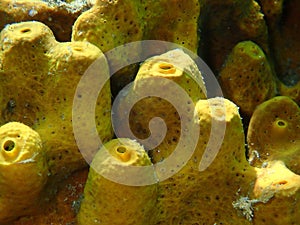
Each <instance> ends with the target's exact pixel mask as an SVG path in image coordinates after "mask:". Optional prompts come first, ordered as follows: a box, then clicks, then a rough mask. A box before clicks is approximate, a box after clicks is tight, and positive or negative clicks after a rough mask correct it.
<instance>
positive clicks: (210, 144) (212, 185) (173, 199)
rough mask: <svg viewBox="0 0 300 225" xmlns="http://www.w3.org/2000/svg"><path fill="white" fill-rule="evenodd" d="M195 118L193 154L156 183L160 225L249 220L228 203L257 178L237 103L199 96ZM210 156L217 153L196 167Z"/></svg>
mask: <svg viewBox="0 0 300 225" xmlns="http://www.w3.org/2000/svg"><path fill="white" fill-rule="evenodd" d="M193 120H194V121H195V123H196V124H197V125H198V126H200V135H199V140H198V144H197V147H196V148H195V149H194V153H193V155H192V156H191V158H190V159H189V160H188V161H187V162H186V164H185V165H184V167H183V168H182V169H181V170H180V171H179V172H178V173H176V174H175V175H174V176H172V177H170V178H169V179H167V180H165V181H162V182H161V183H160V193H161V195H160V196H159V207H160V209H161V213H160V214H159V215H161V217H160V224H197V223H201V224H250V222H249V221H247V219H246V218H244V217H242V216H240V215H239V213H237V211H236V209H235V208H234V207H233V206H232V202H234V201H235V200H236V198H237V195H247V194H248V193H250V192H251V190H252V187H251V185H250V184H251V183H252V182H254V181H255V179H256V171H255V169H254V168H252V167H251V166H250V165H249V164H248V162H247V161H246V158H245V146H244V133H243V127H242V123H241V118H240V116H239V113H238V108H237V106H236V105H235V104H233V103H232V102H230V101H229V100H226V99H223V98H213V99H209V100H199V101H198V102H197V104H196V108H195V117H194V119H193ZM224 126H226V130H225V132H224V133H223V134H222V129H224V128H225V127H224ZM206 149H208V150H209V151H208V154H207V152H206V153H205V151H206ZM215 153H217V154H215ZM210 155H214V156H215V158H213V161H212V163H211V164H206V165H205V166H204V167H203V166H201V167H200V165H201V161H203V160H204V162H205V161H206V158H207V157H210ZM202 165H203V164H202Z"/></svg>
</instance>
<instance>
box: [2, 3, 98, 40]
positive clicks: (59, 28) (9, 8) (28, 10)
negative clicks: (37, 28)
mask: <svg viewBox="0 0 300 225" xmlns="http://www.w3.org/2000/svg"><path fill="white" fill-rule="evenodd" d="M91 5H92V4H90V3H88V1H75V2H74V3H70V4H69V3H66V2H65V1H56V0H48V1H43V0H30V1H28V0H17V1H11V0H2V1H1V2H0V30H2V29H3V28H4V27H5V26H6V25H7V24H11V23H17V22H22V21H39V22H42V23H44V24H46V25H47V26H49V27H50V28H51V30H53V33H54V34H55V37H56V38H57V39H58V40H59V41H70V38H71V32H72V25H73V23H74V21H75V20H76V19H77V17H78V16H79V15H80V14H81V13H82V12H83V11H85V10H87V9H88V8H90V7H91Z"/></svg>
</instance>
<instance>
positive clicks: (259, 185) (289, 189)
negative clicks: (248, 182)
mask: <svg viewBox="0 0 300 225" xmlns="http://www.w3.org/2000/svg"><path fill="white" fill-rule="evenodd" d="M256 170H257V179H256V181H255V184H254V189H253V195H254V198H255V199H256V203H255V206H254V224H262V225H263V224H298V223H299V221H300V214H299V208H300V176H299V175H298V174H295V173H293V172H292V171H290V170H289V169H288V168H287V167H286V166H285V164H284V162H282V161H278V160H274V161H269V162H268V163H267V165H266V166H265V167H264V168H256Z"/></svg>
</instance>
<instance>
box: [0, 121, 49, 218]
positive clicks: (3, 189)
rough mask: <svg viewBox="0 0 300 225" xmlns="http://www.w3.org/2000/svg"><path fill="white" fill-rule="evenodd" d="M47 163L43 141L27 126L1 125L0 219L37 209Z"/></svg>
mask: <svg viewBox="0 0 300 225" xmlns="http://www.w3.org/2000/svg"><path fill="white" fill-rule="evenodd" d="M47 177H48V166H47V163H46V156H45V152H44V151H43V147H42V141H41V138H40V136H39V134H38V133H37V132H35V131H34V130H32V129H31V128H30V127H28V126H26V125H24V124H22V123H18V122H10V123H7V124H5V125H3V126H1V127H0V193H1V194H0V223H1V224H3V223H6V222H9V221H11V220H13V219H16V218H18V217H20V216H23V215H32V214H35V213H36V211H39V207H40V203H41V202H42V201H41V197H42V190H43V188H44V186H45V183H46V181H47Z"/></svg>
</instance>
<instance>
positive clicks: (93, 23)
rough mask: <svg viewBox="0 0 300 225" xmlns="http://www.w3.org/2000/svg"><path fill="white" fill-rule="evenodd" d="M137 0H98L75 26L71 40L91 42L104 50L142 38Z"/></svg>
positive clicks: (81, 16) (79, 18) (80, 17)
mask: <svg viewBox="0 0 300 225" xmlns="http://www.w3.org/2000/svg"><path fill="white" fill-rule="evenodd" d="M134 3H135V1H129V0H114V1H110V0H97V1H96V2H95V4H94V6H93V7H92V8H91V9H90V10H88V11H86V12H84V13H83V14H81V15H80V16H79V17H78V19H77V20H76V22H75V24H74V26H73V32H72V40H74V41H89V42H90V43H92V44H94V45H96V46H97V47H99V48H100V49H101V50H102V51H103V52H106V51H108V50H111V49H113V48H115V47H117V46H120V45H122V44H126V43H128V42H132V41H138V40H141V38H142V29H141V25H140V21H139V16H138V14H137V6H136V5H135V4H134Z"/></svg>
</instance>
